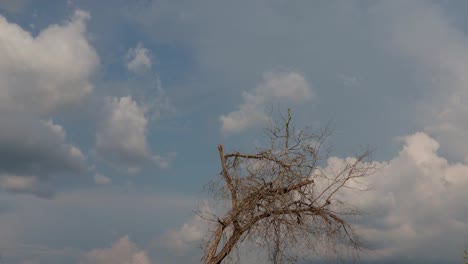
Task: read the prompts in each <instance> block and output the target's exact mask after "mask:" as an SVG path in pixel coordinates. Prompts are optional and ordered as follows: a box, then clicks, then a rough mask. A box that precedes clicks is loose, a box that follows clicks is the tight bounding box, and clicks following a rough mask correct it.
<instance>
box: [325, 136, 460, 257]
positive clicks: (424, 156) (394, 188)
mask: <svg viewBox="0 0 468 264" xmlns="http://www.w3.org/2000/svg"><path fill="white" fill-rule="evenodd" d="M404 140H405V145H404V147H403V149H402V150H401V151H400V152H399V154H398V156H396V157H395V158H393V159H392V160H390V161H388V162H384V163H381V164H379V166H381V167H383V168H384V169H383V171H382V174H381V175H378V176H371V177H368V178H366V179H364V182H362V181H361V183H364V184H367V185H369V186H372V189H371V190H370V191H366V192H357V191H356V190H350V191H349V192H346V193H343V194H342V196H341V199H342V200H344V201H346V202H347V203H350V204H353V205H356V206H357V207H358V208H360V209H361V210H362V211H364V212H365V214H364V215H363V216H361V217H360V218H359V221H357V222H356V223H357V230H358V233H359V234H360V235H361V237H362V238H363V239H364V242H365V244H366V245H367V246H371V247H372V248H374V250H373V251H370V252H368V253H370V254H369V255H366V256H365V257H366V258H382V259H384V258H390V257H397V256H408V257H410V258H411V257H413V258H419V259H420V258H427V259H437V258H440V259H445V260H447V259H454V260H455V258H456V256H457V251H461V250H462V249H463V247H464V246H465V243H466V238H465V232H464V231H462V230H467V228H468V220H467V219H468V206H467V205H466V203H465V201H466V200H467V199H468V192H466V190H467V189H468V164H466V163H450V162H448V161H447V159H445V158H444V157H441V156H440V155H439V154H438V153H437V150H438V149H439V147H440V145H439V143H438V142H437V141H435V140H434V139H433V138H431V137H429V136H428V135H427V134H425V133H421V132H419V133H415V134H413V135H411V136H407V137H405V138H404ZM344 162H345V161H344V160H342V159H338V158H333V159H331V160H330V161H329V165H330V166H337V164H338V165H339V164H340V163H344ZM436 243H444V245H445V246H444V247H433V245H435V244H436ZM427 248H431V250H430V251H427Z"/></svg>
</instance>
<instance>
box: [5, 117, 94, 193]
mask: <svg viewBox="0 0 468 264" xmlns="http://www.w3.org/2000/svg"><path fill="white" fill-rule="evenodd" d="M0 124H1V125H2V129H1V130H0V187H1V188H4V189H6V190H8V191H13V192H33V193H36V194H41V192H42V191H44V190H42V188H40V185H39V183H46V182H47V181H49V180H50V177H51V176H64V175H80V174H83V173H84V172H85V171H86V169H87V168H86V157H85V156H84V154H83V153H82V152H81V150H80V149H79V148H78V147H76V146H75V145H73V144H70V143H68V142H67V139H66V133H65V131H64V129H63V127H61V126H60V125H57V124H54V123H53V121H52V120H48V121H41V120H36V119H33V118H30V117H28V116H21V115H16V114H15V115H9V114H0ZM43 194H44V193H43Z"/></svg>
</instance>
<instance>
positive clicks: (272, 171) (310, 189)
mask: <svg viewBox="0 0 468 264" xmlns="http://www.w3.org/2000/svg"><path fill="white" fill-rule="evenodd" d="M291 120H292V118H291V113H290V111H289V109H288V115H287V117H282V123H281V125H273V126H271V127H270V128H269V129H268V130H267V135H268V136H269V139H270V147H269V148H267V149H263V150H260V151H258V152H257V153H254V154H247V153H241V152H231V153H225V150H224V147H223V145H218V152H219V158H220V162H221V174H220V175H221V181H219V183H220V184H219V185H218V189H216V188H213V189H212V190H213V191H214V192H215V194H217V195H218V198H222V199H224V200H225V201H227V202H228V204H227V207H228V208H227V209H226V212H225V214H224V215H223V216H217V217H215V218H213V219H215V220H212V221H211V223H212V233H210V234H209V237H208V238H207V240H206V243H205V245H204V249H205V254H204V257H203V260H204V261H205V263H207V264H219V263H221V262H222V261H225V260H226V258H227V257H229V256H230V255H232V252H233V251H234V249H235V248H236V246H239V244H240V243H242V242H247V241H249V242H252V244H255V245H257V246H260V247H261V248H263V249H266V252H267V253H268V255H269V258H270V260H271V262H272V263H285V262H294V261H296V260H298V259H299V258H300V254H299V248H302V249H304V250H308V251H315V252H318V251H321V250H323V249H324V250H326V251H332V252H335V253H336V249H337V248H347V249H352V251H353V252H357V250H358V249H359V248H360V243H359V240H358V238H357V236H356V234H355V233H354V231H353V229H352V227H351V225H350V224H349V223H348V222H347V221H346V216H347V215H352V214H356V213H358V212H357V211H356V210H354V209H353V208H352V207H349V206H345V205H346V203H345V202H343V201H340V200H339V199H337V198H336V197H337V194H338V193H339V192H340V190H342V189H343V188H356V189H359V186H356V184H357V182H358V181H357V180H358V179H359V178H362V177H365V176H368V175H370V174H372V173H374V172H375V171H376V170H377V168H376V166H375V165H374V163H372V162H370V160H369V157H370V154H371V151H370V150H365V151H363V152H362V153H361V154H359V155H356V156H355V158H353V159H347V160H346V162H345V164H343V165H342V166H339V167H336V168H329V167H328V168H325V167H324V165H325V164H324V161H326V159H327V158H328V153H326V152H325V154H324V153H323V152H324V150H323V149H322V148H323V147H324V145H325V142H326V140H327V138H328V137H329V136H330V131H329V130H328V129H326V130H323V131H321V132H320V133H318V134H313V133H309V132H308V131H307V130H296V129H295V128H294V127H293V126H292V124H291Z"/></svg>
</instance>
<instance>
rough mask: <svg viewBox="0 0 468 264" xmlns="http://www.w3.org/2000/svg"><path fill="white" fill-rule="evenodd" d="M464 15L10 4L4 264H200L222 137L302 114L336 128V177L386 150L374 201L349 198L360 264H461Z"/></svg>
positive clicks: (395, 9)
mask: <svg viewBox="0 0 468 264" xmlns="http://www.w3.org/2000/svg"><path fill="white" fill-rule="evenodd" d="M466 10H468V2H466V1H463V0H454V1H429V0H427V1H422V0H421V1H420V0H413V1H403V0H394V1H383V0H382V1H379V0H376V1H369V0H331V1H307V0H292V1H291V0H290V1H284V0H248V1H247V0H239V1H223V0H221V1H220V0H200V1H188V0H179V1H172V0H130V1H128V0H114V1H93V0H69V1H59V0H41V1H33V0H0V127H1V129H0V197H1V198H0V263H12V264H38V263H47V264H59V263H72V264H110V263H112V264H124V263H125V264H172V263H199V258H200V254H201V251H200V249H199V245H200V241H201V239H202V238H203V235H204V234H205V233H206V228H207V224H206V222H204V221H203V220H202V219H200V218H199V217H198V216H197V215H195V214H194V211H197V210H201V211H203V210H211V209H212V208H210V207H209V206H208V205H207V203H208V202H209V201H210V199H211V198H210V196H209V194H207V193H206V192H205V191H204V186H205V185H206V184H207V183H208V182H209V181H210V180H211V179H214V178H215V177H216V176H217V174H218V172H219V170H220V168H219V161H218V160H217V158H218V153H217V144H220V143H222V144H223V145H224V146H225V149H226V150H227V151H234V150H236V151H237V150H239V151H245V152H249V151H254V150H255V147H257V146H261V144H262V136H263V133H264V128H265V127H266V126H267V124H268V119H269V117H270V114H271V113H277V112H281V111H283V112H284V111H285V110H286V109H287V108H288V107H289V108H291V109H292V113H293V120H294V123H295V124H296V126H297V127H305V126H309V127H311V128H313V129H320V128H323V127H326V126H327V125H330V126H331V127H332V128H333V130H334V134H333V135H332V137H331V139H330V142H331V144H332V145H333V152H332V154H331V157H330V158H329V159H328V160H327V161H326V164H324V165H323V166H330V167H333V166H340V164H343V163H344V162H346V160H347V158H351V157H353V155H355V154H356V153H357V152H359V150H360V149H361V148H362V147H363V146H371V147H375V148H376V152H375V153H374V156H373V158H374V159H375V162H376V164H379V166H381V167H382V168H383V169H382V170H381V172H380V173H378V174H376V175H373V176H371V177H368V178H366V179H365V181H366V182H365V183H367V184H368V185H369V186H372V188H371V190H369V191H366V192H354V193H348V194H343V195H344V198H345V199H346V200H347V201H349V202H350V203H351V204H354V205H356V206H357V207H358V208H360V209H361V210H362V211H363V212H366V213H365V214H363V215H361V216H359V217H356V218H355V219H352V220H351V221H352V223H353V225H354V226H355V228H356V230H357V231H358V234H359V235H360V237H361V239H362V241H363V243H364V245H365V246H366V249H365V250H363V252H362V253H361V255H360V258H359V262H361V263H376V264H384V263H386V264H387V263H449V264H450V263H462V262H463V260H462V257H463V250H466V249H468V203H467V201H468V191H467V190H468V139H467V138H466V135H468V77H467V76H468V16H466V12H465V11H466ZM246 252H247V253H246ZM241 255H242V256H243V257H244V259H243V261H242V263H246V264H249V263H263V262H262V261H263V259H264V258H262V257H261V256H260V255H256V254H252V252H251V254H249V253H248V250H247V251H244V252H241ZM259 256H260V257H259ZM316 257H317V256H313V255H310V256H308V255H306V256H305V258H306V259H308V260H310V261H312V260H316ZM306 263H307V262H306Z"/></svg>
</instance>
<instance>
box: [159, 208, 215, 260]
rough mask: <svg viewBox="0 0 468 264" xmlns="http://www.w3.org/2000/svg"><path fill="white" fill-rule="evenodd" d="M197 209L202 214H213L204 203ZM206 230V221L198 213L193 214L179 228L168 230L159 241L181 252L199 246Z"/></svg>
mask: <svg viewBox="0 0 468 264" xmlns="http://www.w3.org/2000/svg"><path fill="white" fill-rule="evenodd" d="M199 211H200V214H202V215H208V214H213V209H212V208H211V207H210V206H208V205H206V204H205V205H203V206H201V208H200V210H199ZM206 232H208V224H207V221H206V220H205V219H203V218H202V217H200V216H199V215H194V216H192V218H190V219H189V220H188V221H187V222H185V223H184V224H183V225H182V226H181V227H180V228H178V229H173V230H170V231H169V232H168V233H167V234H166V235H165V236H164V237H163V239H161V241H163V242H162V243H164V244H163V246H164V247H166V248H168V249H171V250H173V251H174V252H177V253H179V254H183V253H186V252H187V251H188V250H193V249H194V248H195V247H197V246H199V245H200V241H201V239H202V238H203V237H204V236H205V235H206Z"/></svg>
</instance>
